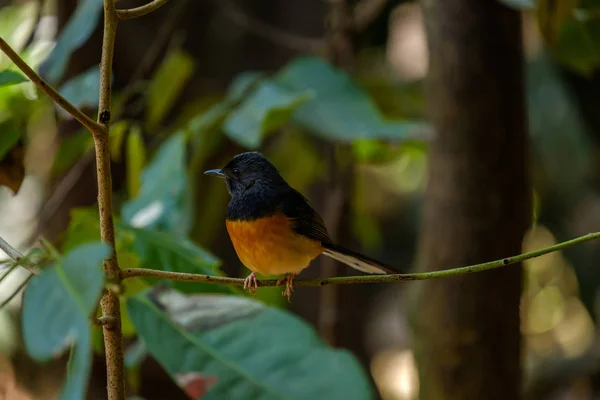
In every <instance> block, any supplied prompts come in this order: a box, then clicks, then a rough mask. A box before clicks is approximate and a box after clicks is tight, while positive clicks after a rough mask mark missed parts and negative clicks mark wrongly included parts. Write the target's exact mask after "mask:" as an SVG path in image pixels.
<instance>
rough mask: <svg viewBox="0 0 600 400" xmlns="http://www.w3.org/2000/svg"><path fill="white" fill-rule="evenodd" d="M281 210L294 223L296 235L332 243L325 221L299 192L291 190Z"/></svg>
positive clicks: (286, 195)
mask: <svg viewBox="0 0 600 400" xmlns="http://www.w3.org/2000/svg"><path fill="white" fill-rule="evenodd" d="M279 210H280V211H281V212H282V213H283V214H284V215H285V216H286V217H288V218H290V219H291V220H292V221H293V229H294V231H295V232H296V233H298V234H300V235H303V236H306V237H308V238H311V239H313V240H318V241H320V242H322V243H331V239H330V238H329V233H328V232H327V228H326V227H325V224H324V223H323V219H322V218H321V216H320V215H319V214H317V212H316V211H315V210H313V208H312V207H311V206H310V204H309V203H308V200H307V199H306V198H305V197H304V196H302V194H300V193H299V192H298V191H296V190H294V189H291V190H290V191H289V192H287V193H285V194H284V195H283V196H282V198H281V202H280V203H279Z"/></svg>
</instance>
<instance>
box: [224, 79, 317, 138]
mask: <svg viewBox="0 0 600 400" xmlns="http://www.w3.org/2000/svg"><path fill="white" fill-rule="evenodd" d="M309 99H310V93H309V92H306V91H305V92H298V93H294V92H290V91H288V90H285V89H283V88H281V87H280V86H278V85H276V84H274V83H272V82H268V81H267V82H261V83H260V84H259V85H258V87H257V88H256V89H255V90H254V91H253V92H252V94H250V96H248V98H247V99H246V100H245V101H244V102H243V103H242V104H241V106H240V107H238V108H236V109H234V110H233V111H232V112H231V113H230V114H229V116H228V117H227V118H226V119H225V122H224V124H223V130H224V131H225V133H227V135H228V136H229V137H230V138H232V139H233V140H235V141H236V142H238V143H239V144H240V145H242V146H244V147H247V148H251V149H256V148H258V147H259V146H260V143H261V140H262V138H263V136H264V135H265V134H267V133H269V132H271V131H273V130H275V129H277V128H279V127H281V126H282V125H283V124H285V123H286V122H287V120H288V118H289V117H290V115H291V114H292V112H293V111H294V110H295V109H297V108H298V107H299V106H300V105H301V104H303V103H304V102H306V101H308V100H309Z"/></svg>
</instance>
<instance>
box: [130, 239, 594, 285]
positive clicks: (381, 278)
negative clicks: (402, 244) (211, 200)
mask: <svg viewBox="0 0 600 400" xmlns="http://www.w3.org/2000/svg"><path fill="white" fill-rule="evenodd" d="M598 238H600V232H595V233H588V234H587V235H584V236H580V237H578V238H575V239H571V240H568V241H566V242H562V243H558V244H555V245H554V246H550V247H545V248H543V249H539V250H535V251H530V252H528V253H523V254H519V255H516V256H512V257H507V258H503V259H500V260H495V261H489V262H485V263H481V264H474V265H468V266H466V267H460V268H451V269H445V270H441V271H432V272H420V273H414V274H393V275H365V276H346V277H337V278H323V279H298V280H294V286H325V285H348V284H357V283H394V282H405V281H422V280H428V279H438V278H449V277H452V276H461V275H468V274H473V273H476V272H483V271H487V270H490V269H496V268H501V267H505V266H507V265H511V264H517V263H520V262H522V261H525V260H529V259H531V258H536V257H540V256H543V255H545V254H548V253H553V252H555V251H559V250H563V249H566V248H567V247H571V246H575V245H577V244H580V243H584V242H588V241H590V240H594V239H598ZM138 276H139V277H146V278H159V279H168V280H172V281H184V282H203V283H213V284H216V285H231V286H244V280H243V279H240V278H228V277H222V276H211V275H199V274H187V273H183V272H168V271H159V270H154V269H144V268H131V269H125V270H123V271H121V277H122V279H127V278H133V277H138ZM258 286H277V280H276V279H267V280H259V281H258Z"/></svg>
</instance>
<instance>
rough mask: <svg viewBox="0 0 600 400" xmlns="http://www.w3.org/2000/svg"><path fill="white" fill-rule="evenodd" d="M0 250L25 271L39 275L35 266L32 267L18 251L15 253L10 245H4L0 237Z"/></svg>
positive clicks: (4, 242)
mask: <svg viewBox="0 0 600 400" xmlns="http://www.w3.org/2000/svg"><path fill="white" fill-rule="evenodd" d="M0 249H2V251H4V252H5V253H6V255H7V256H9V257H10V258H12V259H13V260H15V261H16V262H17V263H18V264H19V265H20V266H21V267H23V268H25V269H26V270H27V271H29V272H31V273H32V274H34V275H37V274H39V273H40V269H39V268H38V267H36V266H35V265H32V264H31V263H30V262H29V261H28V260H27V257H25V256H23V254H21V253H20V252H19V251H17V250H16V249H15V248H14V247H12V246H11V245H10V244H8V243H6V241H5V240H4V239H2V238H1V237H0Z"/></svg>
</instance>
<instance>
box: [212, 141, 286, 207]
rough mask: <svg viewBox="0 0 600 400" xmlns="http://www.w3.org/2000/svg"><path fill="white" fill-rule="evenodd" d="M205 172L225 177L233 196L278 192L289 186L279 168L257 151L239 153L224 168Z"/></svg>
mask: <svg viewBox="0 0 600 400" xmlns="http://www.w3.org/2000/svg"><path fill="white" fill-rule="evenodd" d="M204 174H206V175H213V176H218V177H220V178H224V179H225V182H226V183H227V189H228V190H229V193H230V194H231V196H232V197H233V198H235V197H238V196H243V195H244V194H249V193H258V192H260V193H262V194H263V195H264V194H269V193H272V194H276V193H277V192H279V191H280V190H282V189H286V188H288V185H287V183H286V182H285V180H284V179H283V178H282V177H281V175H280V174H279V171H277V168H275V166H274V165H273V164H271V163H270V162H269V160H267V159H266V158H265V156H263V155H262V154H261V153H259V152H255V151H254V152H247V153H241V154H238V155H237V156H235V157H233V159H232V160H231V161H230V162H229V163H228V164H227V165H226V166H225V167H224V168H223V169H211V170H209V171H206V172H204Z"/></svg>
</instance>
